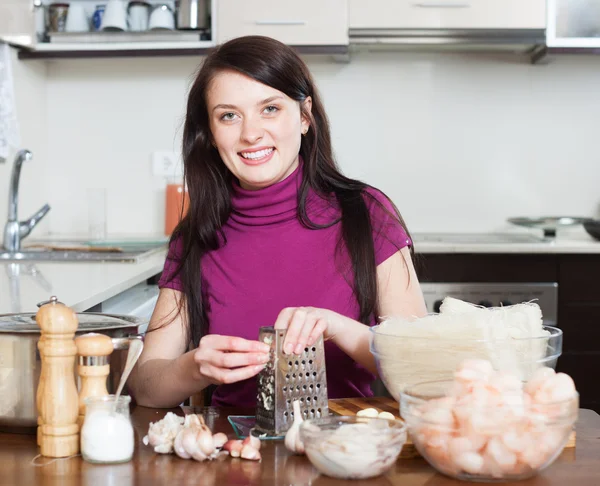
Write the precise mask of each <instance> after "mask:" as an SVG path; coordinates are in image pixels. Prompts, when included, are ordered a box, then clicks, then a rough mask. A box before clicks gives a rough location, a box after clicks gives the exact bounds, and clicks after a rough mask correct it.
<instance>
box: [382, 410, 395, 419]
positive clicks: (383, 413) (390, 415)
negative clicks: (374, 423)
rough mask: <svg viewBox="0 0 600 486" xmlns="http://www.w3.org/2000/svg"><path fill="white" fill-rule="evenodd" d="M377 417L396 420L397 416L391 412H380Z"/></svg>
mask: <svg viewBox="0 0 600 486" xmlns="http://www.w3.org/2000/svg"><path fill="white" fill-rule="evenodd" d="M377 418H382V419H388V420H396V417H394V416H393V415H392V414H391V413H390V412H379V415H378V416H377Z"/></svg>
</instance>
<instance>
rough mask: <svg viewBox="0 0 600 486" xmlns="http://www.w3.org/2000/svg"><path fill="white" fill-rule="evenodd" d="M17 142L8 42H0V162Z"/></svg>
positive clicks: (17, 130) (17, 129) (16, 145)
mask: <svg viewBox="0 0 600 486" xmlns="http://www.w3.org/2000/svg"><path fill="white" fill-rule="evenodd" d="M19 143H20V140H19V126H18V124H17V112H16V107H15V90H14V86H13V76H12V66H11V52H10V47H8V44H4V43H0V162H3V161H4V160H6V158H7V157H8V154H9V152H10V149H11V148H17V147H18V145H19Z"/></svg>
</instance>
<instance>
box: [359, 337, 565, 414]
mask: <svg viewBox="0 0 600 486" xmlns="http://www.w3.org/2000/svg"><path fill="white" fill-rule="evenodd" d="M370 330H371V343H370V350H371V353H372V354H373V356H374V357H375V362H376V364H377V370H378V372H379V376H380V378H381V380H382V381H383V384H384V385H385V387H386V388H387V390H388V391H389V392H390V394H391V395H392V397H394V399H395V400H396V401H397V402H400V394H401V392H402V390H403V389H404V388H405V387H407V386H410V385H414V384H416V383H420V382H423V381H436V380H445V379H451V378H452V376H453V374H454V371H455V370H456V369H457V368H458V366H459V365H460V364H461V363H462V362H463V360H465V359H485V360H489V361H490V362H491V363H492V366H493V367H494V368H495V369H496V370H498V371H510V372H513V373H515V374H517V376H519V377H520V378H521V380H522V381H524V382H526V381H528V379H529V378H530V377H531V375H532V374H533V373H534V371H535V370H537V369H538V368H540V367H541V366H547V367H550V368H553V369H555V368H556V363H557V361H558V358H559V357H560V355H561V354H562V341H563V332H562V330H561V329H559V328H557V327H552V326H543V330H544V331H546V335H544V336H539V337H532V338H506V339H495V340H493V341H486V340H484V339H472V340H465V339H457V338H452V336H449V337H443V338H442V337H436V336H430V337H414V336H402V335H397V334H391V333H389V332H384V331H382V330H381V327H380V326H373V327H371V328H370ZM508 365H511V366H513V367H516V368H517V369H513V368H510V369H507V366H508ZM401 414H402V410H401Z"/></svg>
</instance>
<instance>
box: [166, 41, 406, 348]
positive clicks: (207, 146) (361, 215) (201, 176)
mask: <svg viewBox="0 0 600 486" xmlns="http://www.w3.org/2000/svg"><path fill="white" fill-rule="evenodd" d="M226 70H229V71H235V72H238V73H241V74H243V75H246V76H248V77H249V78H252V79H254V80H256V81H258V82H259V83H263V84H265V85H267V86H270V87H272V88H274V89H276V90H279V91H281V92H282V93H284V94H286V95H287V96H288V97H290V98H291V99H293V100H295V101H297V102H299V103H300V106H301V109H302V111H303V115H304V116H305V117H306V118H307V119H308V120H309V122H310V129H309V130H308V133H307V134H306V135H305V136H303V137H302V142H301V146H300V156H301V157H302V160H303V180H302V182H301V185H300V189H299V192H298V219H299V221H300V222H301V224H303V225H304V226H306V227H308V228H312V229H319V228H322V227H323V226H322V225H317V224H315V223H313V222H312V221H311V220H310V217H309V215H308V214H307V196H308V194H309V191H310V190H312V191H314V192H315V193H316V194H317V195H320V196H322V197H324V198H331V197H334V198H335V201H336V203H337V206H338V207H339V209H340V210H341V211H340V218H339V219H338V220H337V221H333V222H332V223H331V224H337V223H339V222H340V221H341V228H342V232H341V234H342V240H343V241H342V242H341V243H343V246H345V248H346V250H347V252H348V255H349V257H350V261H351V262H352V276H353V281H352V285H353V290H354V294H355V296H356V299H357V301H358V304H359V307H360V321H361V322H363V323H365V324H366V323H368V322H369V321H370V320H371V319H372V317H373V315H374V313H375V312H376V310H377V304H378V303H377V274H376V264H375V250H374V244H373V238H372V234H373V233H372V231H373V227H372V221H371V218H370V215H369V210H368V208H367V204H366V202H365V198H366V197H372V195H371V194H369V192H367V191H365V190H366V189H367V188H368V187H369V186H368V185H366V184H365V183H363V182H360V181H357V180H353V179H349V178H347V177H345V176H344V175H342V174H341V172H340V170H339V169H338V167H337V164H336V162H335V160H334V158H333V154H332V150H331V136H330V130H329V122H328V120H327V116H326V114H325V110H324V108H323V104H322V102H321V98H320V96H319V94H318V92H317V89H316V87H315V84H314V82H313V79H312V76H311V74H310V72H309V70H308V67H307V66H306V65H305V64H304V62H303V61H302V60H301V59H300V57H299V56H298V55H297V54H296V52H295V51H294V50H293V49H292V48H290V47H289V46H286V45H285V44H282V43H281V42H279V41H276V40H274V39H271V38H269V37H262V36H247V37H239V38H236V39H233V40H231V41H229V42H226V43H224V44H222V45H220V46H218V47H217V48H215V49H214V50H213V51H211V52H210V53H209V55H208V56H207V58H206V60H205V61H204V63H203V65H202V67H201V69H200V70H199V72H198V74H197V76H196V79H195V81H194V83H193V85H192V87H191V89H190V92H189V97H188V103H187V115H186V119H185V125H184V131H183V162H184V178H185V182H186V184H187V187H188V191H189V201H190V204H189V210H188V212H187V214H186V215H185V217H184V218H183V219H182V221H181V222H180V224H179V225H178V226H177V228H175V230H174V232H173V235H172V237H171V242H173V241H174V240H176V239H179V238H180V239H181V241H182V254H181V255H180V263H179V266H178V270H177V271H176V272H175V274H179V276H180V278H181V282H182V285H183V289H184V295H185V299H184V300H182V302H181V303H180V306H179V312H182V310H183V309H184V308H185V312H186V313H187V316H186V317H187V322H188V331H189V332H190V333H191V334H190V335H188V337H189V338H190V339H191V340H192V342H193V344H194V345H195V346H197V345H198V342H199V341H200V338H201V337H202V336H203V335H205V334H206V333H207V332H208V321H207V317H206V309H205V306H204V302H203V299H202V290H201V266H200V260H201V258H202V256H203V255H204V254H205V253H206V252H208V251H211V250H215V249H217V248H219V247H220V245H222V244H226V240H225V235H224V234H223V231H222V228H223V225H224V224H225V222H226V221H227V219H228V218H229V215H230V212H231V190H232V177H233V175H232V174H231V172H230V171H229V169H227V168H226V166H225V164H224V163H223V161H222V160H221V157H220V156H219V153H218V151H217V149H216V148H215V147H214V146H213V145H212V137H211V132H210V127H209V116H208V109H207V91H208V88H209V85H210V82H211V80H212V79H213V77H214V76H215V75H216V74H217V73H220V72H223V71H226ZM309 96H310V97H311V98H312V109H311V110H310V111H307V110H305V107H304V105H303V101H305V100H306V99H307V97H309ZM374 202H375V203H378V201H377V200H376V199H374ZM392 207H394V206H393V205H392ZM394 209H395V211H396V215H395V217H397V218H399V221H400V223H401V224H402V226H403V227H404V228H405V229H406V225H405V224H404V221H403V219H402V217H401V216H400V214H399V213H398V211H397V209H396V208H395V207H394ZM407 231H408V230H407Z"/></svg>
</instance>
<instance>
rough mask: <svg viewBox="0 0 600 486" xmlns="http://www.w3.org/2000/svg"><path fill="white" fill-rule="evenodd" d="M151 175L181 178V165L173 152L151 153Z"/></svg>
mask: <svg viewBox="0 0 600 486" xmlns="http://www.w3.org/2000/svg"><path fill="white" fill-rule="evenodd" d="M152 173H153V174H154V175H155V176H161V177H182V176H183V164H182V163H181V158H180V156H179V155H178V154H176V153H175V152H167V151H156V152H152Z"/></svg>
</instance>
